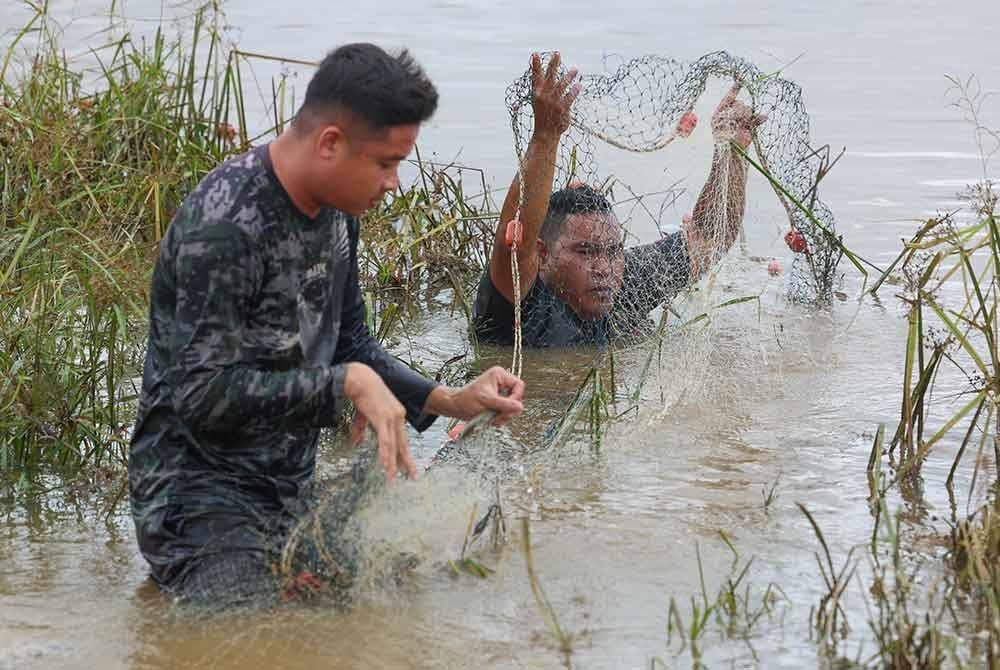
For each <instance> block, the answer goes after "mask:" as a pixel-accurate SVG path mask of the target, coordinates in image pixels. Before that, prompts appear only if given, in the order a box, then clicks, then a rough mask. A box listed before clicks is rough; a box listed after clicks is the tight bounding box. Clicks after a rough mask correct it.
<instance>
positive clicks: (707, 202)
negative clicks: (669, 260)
mask: <svg viewBox="0 0 1000 670" xmlns="http://www.w3.org/2000/svg"><path fill="white" fill-rule="evenodd" d="M739 91H740V86H739V84H735V85H734V86H733V87H732V89H730V91H729V93H727V94H726V97H724V98H723V99H722V102H720V103H719V106H718V108H717V109H716V110H715V113H714V114H713V115H712V136H713V137H714V138H715V153H714V155H713V156H712V168H711V170H710V171H709V174H708V180H707V181H706V182H705V186H704V187H703V188H702V190H701V194H700V195H699V196H698V200H697V202H696V203H695V206H694V213H693V216H692V217H691V221H690V222H685V225H684V226H683V230H684V235H685V237H686V239H687V245H688V256H689V258H690V263H691V272H690V280H691V281H694V280H696V279H697V278H698V277H699V276H700V275H701V274H702V273H703V272H704V271H705V270H707V269H708V267H709V266H710V265H711V264H712V263H714V262H715V261H717V260H718V259H719V258H720V257H721V256H722V255H723V254H725V253H726V252H727V251H728V250H729V249H730V247H732V246H733V243H734V242H735V241H736V238H737V237H738V236H739V232H740V226H741V225H742V223H743V213H744V210H745V209H746V185H747V166H746V162H745V161H744V160H743V158H742V157H741V156H740V155H739V154H738V153H737V152H736V151H734V150H733V148H732V146H731V144H730V143H731V142H735V143H737V144H739V145H740V146H741V147H743V148H746V147H748V146H749V145H750V142H751V140H752V139H753V132H754V129H755V128H756V127H757V126H759V125H760V124H761V123H763V121H764V117H762V116H757V115H755V114H754V113H753V111H752V110H751V109H750V108H749V107H747V106H746V105H745V104H743V103H742V102H740V101H738V100H737V99H736V96H737V94H739Z"/></svg>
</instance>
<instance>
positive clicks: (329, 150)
mask: <svg viewBox="0 0 1000 670" xmlns="http://www.w3.org/2000/svg"><path fill="white" fill-rule="evenodd" d="M345 142H346V137H345V135H344V131H343V129H341V127H340V126H338V125H335V124H330V125H327V126H323V128H322V129H321V130H320V131H319V132H318V133H317V134H316V140H315V143H314V146H315V147H316V155H317V156H319V158H320V159H322V160H331V159H333V158H336V157H337V156H338V155H339V154H340V153H342V152H343V150H344V144H345Z"/></svg>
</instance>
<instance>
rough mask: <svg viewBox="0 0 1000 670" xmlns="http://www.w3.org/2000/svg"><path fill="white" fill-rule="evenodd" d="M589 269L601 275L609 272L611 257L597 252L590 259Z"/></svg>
mask: <svg viewBox="0 0 1000 670" xmlns="http://www.w3.org/2000/svg"><path fill="white" fill-rule="evenodd" d="M590 271H591V272H592V273H593V274H595V275H601V276H604V275H608V274H611V258H609V257H608V256H606V255H604V254H597V256H595V257H594V258H593V259H592V260H591V261H590Z"/></svg>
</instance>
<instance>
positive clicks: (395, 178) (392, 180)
mask: <svg viewBox="0 0 1000 670" xmlns="http://www.w3.org/2000/svg"><path fill="white" fill-rule="evenodd" d="M397 188H399V173H398V172H393V173H392V174H391V175H390V176H389V178H388V179H386V180H385V182H383V183H382V190H383V191H385V192H386V193H388V192H389V191H395V190H396V189H397Z"/></svg>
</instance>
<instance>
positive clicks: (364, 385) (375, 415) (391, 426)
mask: <svg viewBox="0 0 1000 670" xmlns="http://www.w3.org/2000/svg"><path fill="white" fill-rule="evenodd" d="M344 395H346V396H347V397H348V398H349V399H350V400H351V402H352V403H354V408H355V410H357V415H356V416H355V418H354V425H353V426H352V428H351V433H352V437H353V438H354V440H355V442H356V443H359V442H360V441H361V438H362V437H363V436H364V429H365V426H368V425H370V426H371V427H372V430H374V431H375V435H376V436H377V437H378V460H379V462H380V463H381V464H382V467H384V468H385V476H386V479H387V480H388V481H389V483H390V484H391V483H392V482H393V481H395V479H396V471H397V470H402V472H403V473H404V474H405V475H406V476H407V477H409V478H410V479H416V478H417V465H416V463H414V462H413V456H412V455H410V445H409V442H408V440H407V439H406V426H405V422H406V410H405V409H404V408H403V405H402V404H400V402H399V401H398V400H396V396H394V395H393V394H392V391H390V390H389V387H387V386H386V385H385V382H383V381H382V378H381V377H379V376H378V375H377V374H375V371H374V370H372V369H371V368H370V367H368V366H367V365H365V364H363V363H348V364H347V375H346V377H345V379H344Z"/></svg>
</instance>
